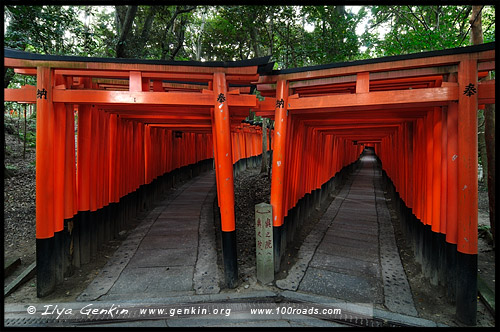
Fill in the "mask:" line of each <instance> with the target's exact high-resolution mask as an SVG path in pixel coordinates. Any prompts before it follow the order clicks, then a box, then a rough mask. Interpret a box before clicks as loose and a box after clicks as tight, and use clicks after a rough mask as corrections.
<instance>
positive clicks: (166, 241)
mask: <svg viewBox="0 0 500 332" xmlns="http://www.w3.org/2000/svg"><path fill="white" fill-rule="evenodd" d="M196 247H198V234H196V233H194V234H193V233H190V234H189V235H186V236H185V237H179V236H172V235H168V234H164V235H158V236H157V235H149V234H148V235H146V236H145V237H144V239H143V241H142V243H141V248H142V249H175V248H196Z"/></svg>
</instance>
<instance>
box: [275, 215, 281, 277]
mask: <svg viewBox="0 0 500 332" xmlns="http://www.w3.org/2000/svg"><path fill="white" fill-rule="evenodd" d="M282 232H283V225H281V226H273V251H274V273H278V272H279V271H280V262H281V235H282V234H281V233H282Z"/></svg>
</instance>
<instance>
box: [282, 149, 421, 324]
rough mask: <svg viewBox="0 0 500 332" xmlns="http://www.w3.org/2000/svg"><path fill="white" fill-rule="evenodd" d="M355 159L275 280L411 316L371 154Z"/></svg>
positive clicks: (409, 299)
mask: <svg viewBox="0 0 500 332" xmlns="http://www.w3.org/2000/svg"><path fill="white" fill-rule="evenodd" d="M361 163H362V166H361V168H360V169H359V170H358V171H357V173H356V174H353V175H352V177H351V180H350V181H349V182H348V183H346V185H344V187H343V188H342V190H341V191H340V193H339V194H338V196H337V197H336V199H335V200H334V201H333V202H332V204H331V205H330V207H329V208H328V209H327V211H326V212H325V214H324V215H323V217H322V218H321V220H320V222H319V223H318V224H317V227H316V229H315V230H314V231H313V232H311V233H310V234H309V236H308V237H307V238H306V240H305V241H304V243H303V245H302V247H301V248H300V251H299V259H298V261H297V263H296V264H295V266H293V267H292V269H291V270H290V273H289V275H288V276H287V278H286V279H283V280H278V281H277V282H276V285H277V286H278V287H279V288H281V289H285V290H293V291H299V292H304V293H312V294H318V295H322V296H328V297H331V298H335V299H340V300H346V301H350V302H353V303H363V304H373V305H374V306H378V307H381V306H385V307H386V308H387V309H389V310H391V311H393V312H398V313H403V314H408V315H413V316H417V311H416V309H415V306H414V303H413V298H412V295H411V291H410V288H409V285H408V281H407V279H406V275H405V273H404V270H403V267H402V264H401V260H400V258H399V253H398V249H397V247H396V243H395V239H394V231H393V229H392V224H391V219H390V214H389V211H388V209H387V205H386V203H385V198H384V196H383V192H382V190H381V188H380V183H379V182H380V171H379V170H377V169H375V168H374V166H375V157H374V156H373V155H365V156H363V157H362V158H361Z"/></svg>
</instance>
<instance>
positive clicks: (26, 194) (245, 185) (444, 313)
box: [4, 133, 495, 326]
mask: <svg viewBox="0 0 500 332" xmlns="http://www.w3.org/2000/svg"><path fill="white" fill-rule="evenodd" d="M5 139H6V146H7V147H8V149H7V151H6V154H5V164H6V165H7V166H8V167H9V169H10V170H12V173H13V176H12V177H11V178H9V179H4V259H8V258H12V257H16V258H17V257H20V258H21V261H22V266H21V268H19V269H18V271H19V270H21V269H22V268H26V267H27V266H29V265H30V264H31V263H32V262H34V261H35V163H34V161H35V149H34V148H28V149H27V154H26V159H23V158H22V150H23V145H22V142H21V141H20V140H18V139H17V138H16V137H14V136H12V135H10V134H9V133H5ZM269 195H270V179H269V178H268V177H267V176H266V175H261V174H260V169H250V170H246V171H244V172H242V173H241V174H240V175H238V176H237V177H236V178H235V202H236V205H235V213H236V228H237V229H238V232H237V238H238V264H239V274H240V275H239V276H240V280H241V282H242V287H244V286H245V283H247V284H248V281H249V280H250V279H255V255H254V253H255V229H254V220H253V215H254V206H255V204H258V203H261V202H269ZM334 196H335V193H332V195H331V196H330V198H329V202H331V201H332V200H333V199H334ZM485 202H486V203H485ZM327 207H328V204H326V205H325V206H324V207H323V208H322V209H321V210H320V211H316V212H315V213H314V214H313V215H312V216H311V218H310V221H309V222H308V223H305V225H307V226H305V227H303V229H301V233H300V234H299V241H298V242H297V243H296V244H295V245H293V246H291V247H290V248H289V251H288V252H287V253H286V256H285V257H286V258H288V259H285V261H284V262H282V269H281V271H280V274H279V275H278V276H277V278H278V279H279V278H282V277H283V276H284V274H285V273H286V270H287V267H288V266H291V265H293V263H294V256H295V254H296V252H297V251H298V248H299V247H300V241H301V240H303V239H304V238H305V237H306V236H307V234H308V233H309V231H310V230H311V229H312V227H313V226H314V224H315V223H316V222H317V221H318V220H319V219H320V217H321V215H322V214H323V213H324V211H325V210H326V208H327ZM393 212H394V211H392V213H393ZM479 215H480V221H479V224H480V225H481V224H484V225H489V220H488V219H487V217H488V207H487V193H486V191H485V190H484V188H483V187H481V186H480V191H479ZM141 217H144V216H139V218H138V219H137V220H136V221H135V224H137V223H139V222H140V219H141ZM393 219H394V220H393V222H394V228H395V232H396V238H397V243H398V247H399V250H400V253H401V257H402V261H403V265H404V268H405V270H406V273H407V275H408V279H409V282H410V286H411V288H412V290H413V292H414V294H415V299H414V300H415V304H416V306H417V310H418V312H419V315H420V316H421V317H423V318H427V319H430V320H434V321H438V322H441V323H444V324H448V325H451V326H458V325H459V323H458V322H457V321H456V319H455V312H454V310H455V309H454V306H453V305H452V304H449V303H447V302H446V300H445V297H444V295H443V291H442V289H440V288H439V287H432V286H430V284H429V283H427V282H426V280H425V279H424V278H423V276H422V274H421V268H420V266H419V265H418V264H416V263H415V261H414V259H413V254H412V252H411V251H410V250H408V247H407V246H406V243H405V241H404V239H403V238H402V236H401V230H400V229H399V227H398V222H397V217H396V216H395V214H394V213H393ZM133 227H134V225H132V226H131V228H130V229H129V230H126V231H124V232H123V233H122V235H121V237H120V238H119V239H115V240H113V241H110V242H109V243H107V244H106V245H104V246H103V249H102V250H101V252H100V254H99V255H98V256H97V257H96V259H95V260H92V262H91V263H89V264H87V265H85V266H83V267H82V268H80V269H77V270H75V273H74V275H73V276H71V277H68V278H66V279H65V282H64V283H63V284H62V285H60V286H58V287H57V290H56V292H55V293H53V294H52V295H50V296H47V297H46V298H43V299H38V298H37V297H36V278H33V279H31V280H30V281H28V282H27V283H25V284H24V285H22V286H21V287H20V288H19V289H18V290H16V291H15V292H14V293H13V294H11V295H10V296H7V297H6V298H5V303H29V304H31V303H48V302H58V303H61V302H72V301H75V299H76V297H77V296H78V295H79V294H80V293H81V292H82V291H83V290H84V289H85V288H86V287H87V285H88V284H89V283H90V282H91V281H92V280H93V278H94V277H95V276H96V275H97V273H98V271H99V270H100V269H101V268H102V267H103V266H104V265H105V264H106V261H107V258H108V257H110V256H112V255H113V253H114V251H115V250H116V249H117V248H118V247H119V246H120V244H121V242H122V241H123V240H124V239H125V238H126V236H127V234H128V232H130V230H132V229H133ZM18 273H19V272H18ZM479 273H480V275H481V276H482V277H483V279H484V280H485V281H486V282H487V283H488V284H489V285H490V287H493V289H494V285H495V250H494V249H493V248H492V246H491V245H490V244H488V242H487V240H486V239H484V238H483V237H480V238H479ZM13 278H14V276H11V277H8V278H5V279H4V285H7V284H8V283H9V282H10V281H11V280H12V279H13ZM491 285H493V286H491ZM478 308H479V310H478V326H495V321H494V318H493V317H492V315H491V314H490V313H489V312H488V310H487V309H486V308H485V306H484V305H482V304H481V303H479V304H478Z"/></svg>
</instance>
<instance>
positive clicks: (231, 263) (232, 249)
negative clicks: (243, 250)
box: [221, 230, 238, 288]
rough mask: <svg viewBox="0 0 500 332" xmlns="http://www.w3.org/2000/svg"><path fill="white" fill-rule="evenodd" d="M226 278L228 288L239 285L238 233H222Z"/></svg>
mask: <svg viewBox="0 0 500 332" xmlns="http://www.w3.org/2000/svg"><path fill="white" fill-rule="evenodd" d="M221 240H222V260H223V263H224V278H225V281H226V286H227V287H228V288H236V286H237V285H238V261H237V252H236V231H235V230H234V231H232V232H224V231H222V232H221Z"/></svg>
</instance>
